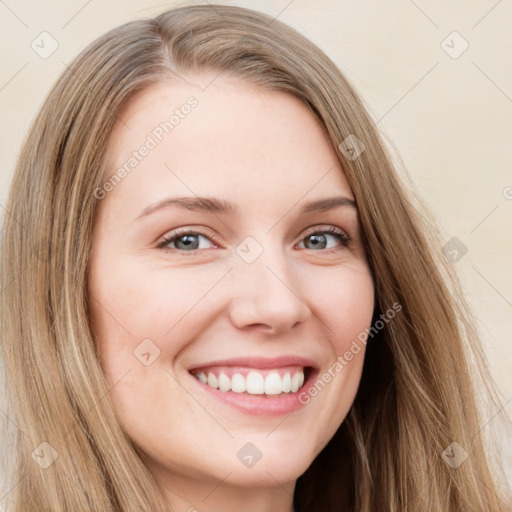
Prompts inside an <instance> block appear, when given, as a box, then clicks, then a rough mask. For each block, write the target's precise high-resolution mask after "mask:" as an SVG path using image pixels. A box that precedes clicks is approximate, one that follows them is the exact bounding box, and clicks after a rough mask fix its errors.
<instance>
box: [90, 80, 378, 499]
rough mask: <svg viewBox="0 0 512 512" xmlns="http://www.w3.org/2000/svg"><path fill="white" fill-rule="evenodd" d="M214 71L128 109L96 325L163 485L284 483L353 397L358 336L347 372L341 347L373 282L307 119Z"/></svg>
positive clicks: (347, 196) (322, 142) (108, 366)
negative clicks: (314, 386)
mask: <svg viewBox="0 0 512 512" xmlns="http://www.w3.org/2000/svg"><path fill="white" fill-rule="evenodd" d="M212 79H213V76H203V77H197V83H198V84H200V85H195V82H194V83H192V82H190V83H187V84H186V85H185V84H184V83H183V84H179V85H178V84H159V85H156V86H153V87H151V88H149V89H146V90H144V91H142V92H141V93H139V94H138V95H137V96H136V97H134V98H133V99H132V100H131V102H130V103H129V104H128V105H127V107H126V108H125V109H124V111H123V112H122V114H121V115H120V117H119V122H118V124H117V126H116V128H115V129H114V131H113V133H112V136H111V139H110V143H109V150H108V155H107V165H108V171H107V172H106V173H105V179H106V180H107V179H110V180H111V183H114V185H112V184H111V185H110V186H109V185H107V186H105V187H104V188H103V189H102V191H99V192H98V193H97V194H98V197H102V199H101V200H100V201H99V204H98V210H97V212H96V214H97V217H96V218H95V226H94V234H93V248H92V253H91V261H90V275H89V292H90V303H91V314H92V322H93V327H94V330H95V336H96V341H97V343H98V346H99V349H100V354H101V363H102V367H103V369H104V371H105V374H106V376H107V379H108V381H109V382H110V384H111V386H112V390H111V392H110V395H111V397H112V399H113V400H114V403H115V407H116V410H117V413H118V416H119V419H120V422H121V425H122V427H123V429H124V430H125V431H126V433H127V434H128V436H129V437H130V439H131V440H132V441H133V443H134V445H135V446H136V447H137V449H138V451H139V452H140V453H141V456H142V458H143V459H144V460H145V462H146V463H147V465H148V466H149V467H150V469H151V470H152V472H153V473H154V474H155V476H156V477H157V480H159V481H160V482H162V483H165V482H169V483H170V482H173V483H174V484H176V483H179V482H180V481H187V482H191V481H197V482H200V481H202V482H207V481H209V482H210V483H211V482H217V483H218V482H219V481H221V480H223V479H227V481H229V482H230V483H232V484H235V485H244V486H250V485H255V486H256V485H257V486H260V487H261V486H265V485H272V486H275V485H277V483H276V482H280V483H281V484H282V485H283V486H289V485H293V483H294V481H295V480H296V479H297V478H298V477H299V476H300V475H301V474H302V473H303V472H304V471H305V470H306V469H307V467H308V466H309V465H310V464H311V462H312V461H313V459H314V458H315V456H316V455H317V454H318V453H319V452H320V451H321V449H322V448H323V447H324V446H325V445H326V444H327V442H328V441H329V439H330V438H331V437H332V436H333V435H334V433H335V431H336V430H337V429H338V427H339V426H340V424H341V423H342V422H343V420H344V418H345V417H346V415H347V412H348V411H349V409H350V406H351V404H352V402H353V400H354V397H355V395H356V391H357V388H358V385H359V382H360V377H361V370H362V365H363V359H364V347H363V349H362V350H361V349H359V350H358V352H357V353H355V354H354V356H353V358H352V359H351V360H350V362H346V364H344V365H342V368H341V370H340V369H339V366H340V364H339V361H340V360H339V359H338V356H341V357H343V355H344V354H345V353H346V352H347V351H350V347H351V344H352V347H353V346H354V345H353V341H354V340H355V339H356V337H357V336H358V334H359V333H361V331H363V330H364V329H365V328H367V327H369V326H370V323H371V318H372V313H373V307H374V302H373V301H374V299H373V297H374V290H373V284H372V279H371V275H370V271H369V268H368V265H367V261H366V259H365V256H364V251H363V247H362V242H361V232H360V228H359V225H358V215H357V209H356V207H355V205H354V203H353V202H352V200H353V195H352V192H351V189H350V187H349V185H348V183H347V181H346V178H345V176H344V174H343V172H342V169H341V166H340V163H339V161H338V158H337V155H336V153H335V151H334V150H333V149H332V147H331V146H330V144H329V142H328V140H327V138H326V136H325V134H324V132H323V131H322V129H321V127H320V125H319V124H318V122H317V121H316V119H315V117H314V116H313V114H312V113H311V112H310V111H309V110H308V108H307V107H306V106H305V105H304V104H303V103H301V102H300V101H299V100H298V99H296V98H294V97H293V96H290V95H287V94H285V93H282V92H270V91H268V90H264V89H261V88H258V87H256V86H253V85H248V84H247V83H244V82H239V81H234V80H228V79H225V78H221V77H219V78H217V79H216V80H214V81H213V82H212ZM210 82H212V83H211V85H209V86H207V84H208V83H210ZM206 86H207V87H206ZM204 87H206V89H205V90H204V91H202V88H204ZM190 97H194V98H195V100H189V103H188V105H189V107H186V106H184V105H187V100H188V99H189V98H190ZM175 111H176V112H175ZM173 114H174V117H173V118H171V116H172V115H173ZM170 119H171V121H169V120H170ZM166 123H167V124H166ZM143 148H146V149H143ZM123 166H124V169H125V171H126V172H122V171H118V170H119V169H121V168H123ZM114 173H117V178H119V177H120V178H121V179H120V180H119V179H116V177H114V178H113V179H111V176H112V175H113V174H114ZM103 196H104V197H103ZM177 198H180V199H179V200H177ZM333 198H337V199H338V198H342V199H340V200H339V201H332V202H331V203H330V204H327V203H325V202H324V203H322V202H320V203H317V202H319V201H325V200H329V199H333ZM328 230H331V232H329V231H328ZM347 237H349V239H350V240H349V241H348V242H347V240H346V238H347ZM354 352H355V351H354ZM337 361H338V365H336V362H337ZM344 361H346V359H344ZM303 375H304V376H305V379H306V380H305V382H304V384H302V379H303ZM329 375H330V378H329ZM318 381H320V384H319V383H318ZM315 382H316V386H317V391H316V392H315V393H313V394H314V395H315V396H313V394H309V393H306V392H305V391H306V390H308V389H309V388H310V387H311V386H312V385H314V384H315ZM216 386H220V388H221V389H215V387H216ZM299 386H301V388H300V389H299V390H298V391H297V388H298V387H299ZM230 388H231V389H230ZM244 389H245V391H244ZM209 488H210V489H211V488H213V487H212V486H210V487H209Z"/></svg>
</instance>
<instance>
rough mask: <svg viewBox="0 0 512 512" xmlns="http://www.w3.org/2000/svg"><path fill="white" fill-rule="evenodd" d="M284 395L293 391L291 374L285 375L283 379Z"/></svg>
mask: <svg viewBox="0 0 512 512" xmlns="http://www.w3.org/2000/svg"><path fill="white" fill-rule="evenodd" d="M282 386H283V393H289V392H290V390H291V389H292V378H291V377H290V374H289V373H285V374H284V377H283V382H282Z"/></svg>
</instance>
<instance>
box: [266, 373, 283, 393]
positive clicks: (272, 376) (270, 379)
mask: <svg viewBox="0 0 512 512" xmlns="http://www.w3.org/2000/svg"><path fill="white" fill-rule="evenodd" d="M282 392H283V385H282V383H281V377H280V376H279V374H278V373H277V372H272V373H269V374H268V375H267V377H266V378H265V394H266V395H280V394H281V393H282Z"/></svg>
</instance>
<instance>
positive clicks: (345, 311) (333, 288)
mask: <svg viewBox="0 0 512 512" xmlns="http://www.w3.org/2000/svg"><path fill="white" fill-rule="evenodd" d="M323 270H324V269H322V271H319V270H318V269H316V270H315V271H313V272H312V273H311V276H310V277H309V279H305V281H304V282H305V283H311V284H308V285H307V290H306V292H305V296H306V297H307V298H308V301H309V302H308V303H309V305H310V307H311V308H312V310H313V308H314V310H313V311H312V313H313V315H314V316H316V317H317V318H318V319H319V320H320V322H321V323H322V324H323V326H324V327H325V328H326V334H327V335H328V336H329V338H330V339H331V343H332V344H333V348H335V349H336V353H338V354H339V353H342V352H344V350H345V347H346V346H347V344H348V345H350V342H351V341H352V340H353V339H354V338H356V337H357V336H358V335H359V334H360V333H361V332H363V331H364V329H366V328H368V327H369V326H370V324H371V321H372V316H373V311H374V305H375V299H374V295H375V292H374V286H373V280H372V276H371V273H370V270H369V268H368V266H367V265H366V264H365V263H363V262H359V261H358V262H354V263H353V264H351V265H347V266H344V267H342V268H341V267H340V268H329V269H327V271H323Z"/></svg>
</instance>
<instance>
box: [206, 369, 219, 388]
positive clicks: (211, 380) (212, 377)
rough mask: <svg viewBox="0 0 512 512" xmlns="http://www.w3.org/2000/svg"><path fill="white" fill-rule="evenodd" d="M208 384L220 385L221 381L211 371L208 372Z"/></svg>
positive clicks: (212, 386) (211, 385)
mask: <svg viewBox="0 0 512 512" xmlns="http://www.w3.org/2000/svg"><path fill="white" fill-rule="evenodd" d="M208 386H210V387H211V388H218V387H219V381H218V380H217V377H215V375H214V374H213V373H212V372H210V373H209V374H208Z"/></svg>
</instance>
